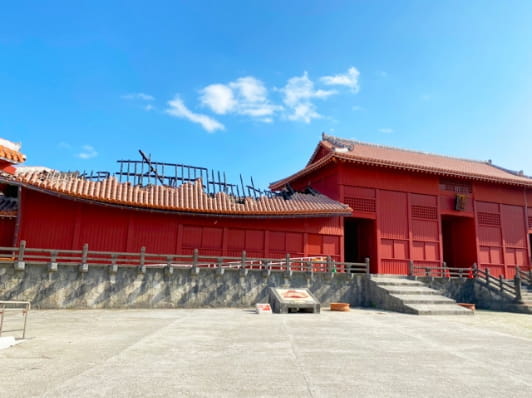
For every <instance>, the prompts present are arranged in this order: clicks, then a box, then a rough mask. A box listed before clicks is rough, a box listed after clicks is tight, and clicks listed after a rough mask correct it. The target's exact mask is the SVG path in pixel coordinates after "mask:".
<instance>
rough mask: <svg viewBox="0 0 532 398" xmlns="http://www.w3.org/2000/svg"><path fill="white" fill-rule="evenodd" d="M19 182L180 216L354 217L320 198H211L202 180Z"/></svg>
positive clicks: (37, 175) (39, 177)
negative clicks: (178, 183)
mask: <svg viewBox="0 0 532 398" xmlns="http://www.w3.org/2000/svg"><path fill="white" fill-rule="evenodd" d="M16 181H17V182H18V183H19V184H21V185H23V186H27V187H29V188H33V189H38V190H43V191H49V192H54V193H59V194H63V195H65V196H70V197H77V198H83V199H89V200H94V201H97V202H103V203H112V204H117V205H125V206H133V207H141V208H150V209H160V210H171V211H176V212H187V213H201V214H219V215H235V216H250V217H252V216H285V217H297V216H332V215H350V214H351V209H350V208H349V207H348V206H347V205H344V204H342V203H339V202H336V201H334V200H332V199H330V198H328V197H327V196H324V195H320V194H315V195H312V194H303V193H294V194H293V195H291V196H290V198H289V199H286V200H285V199H283V197H281V196H274V197H265V196H263V197H260V198H258V199H255V198H250V197H246V198H245V199H244V200H243V201H241V202H240V201H238V200H237V198H235V197H234V196H231V195H228V194H225V193H217V194H215V195H209V194H207V193H205V191H204V190H203V186H202V184H201V180H199V179H198V180H196V181H195V182H194V183H186V184H183V185H181V186H179V187H168V186H154V185H152V186H147V187H141V186H134V185H131V184H129V183H120V182H118V181H117V180H116V179H115V178H113V177H110V178H108V179H105V180H103V181H90V180H86V179H83V178H80V177H79V176H76V175H73V174H71V173H59V172H52V173H50V172H46V171H44V172H42V171H41V172H36V171H30V172H22V173H19V174H17V177H16Z"/></svg>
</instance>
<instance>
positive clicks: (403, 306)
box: [369, 275, 473, 315]
mask: <svg viewBox="0 0 532 398" xmlns="http://www.w3.org/2000/svg"><path fill="white" fill-rule="evenodd" d="M369 290H370V297H371V301H372V303H371V304H373V305H375V306H376V307H377V308H382V309H385V310H391V311H397V312H404V313H407V314H416V315H472V314H473V311H471V310H469V309H466V308H464V307H461V306H459V305H457V304H456V301H454V300H453V299H450V298H448V297H445V296H442V295H441V293H440V292H438V291H437V290H434V289H430V288H428V287H427V286H426V285H424V284H423V283H422V282H420V281H415V280H410V279H407V277H405V276H395V275H372V276H371V278H370V281H369Z"/></svg>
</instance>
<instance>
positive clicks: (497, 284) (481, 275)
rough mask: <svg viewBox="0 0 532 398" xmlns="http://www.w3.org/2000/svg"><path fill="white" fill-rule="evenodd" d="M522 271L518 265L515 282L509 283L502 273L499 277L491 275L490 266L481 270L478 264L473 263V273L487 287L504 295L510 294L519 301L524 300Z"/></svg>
mask: <svg viewBox="0 0 532 398" xmlns="http://www.w3.org/2000/svg"><path fill="white" fill-rule="evenodd" d="M520 273H521V271H520V270H519V267H518V268H517V272H516V273H515V277H514V280H513V284H511V283H508V281H505V280H504V278H503V277H502V275H500V276H499V277H498V278H497V277H495V276H493V275H491V274H490V270H489V268H486V269H485V270H481V269H479V268H478V266H477V264H473V275H474V277H475V279H477V280H478V281H480V282H481V283H483V284H484V286H485V287H487V288H488V289H490V290H494V291H497V292H498V293H499V294H500V295H502V296H504V295H507V296H510V297H511V298H512V299H513V300H515V301H516V302H517V303H522V302H523V301H522V296H521V276H520Z"/></svg>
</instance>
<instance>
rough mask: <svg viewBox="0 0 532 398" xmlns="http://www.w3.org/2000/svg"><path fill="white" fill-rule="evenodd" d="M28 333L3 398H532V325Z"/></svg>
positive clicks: (143, 326)
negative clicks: (197, 397)
mask: <svg viewBox="0 0 532 398" xmlns="http://www.w3.org/2000/svg"><path fill="white" fill-rule="evenodd" d="M6 322H10V323H11V324H12V323H13V322H14V320H10V319H8V320H7V321H6ZM28 322H29V323H28V325H29V328H28V339H27V340H25V341H23V342H21V343H20V344H17V345H15V346H13V347H11V348H7V349H4V350H1V351H0V397H2V398H8V397H180V396H213V397H292V398H293V397H410V396H415V397H449V396H455V397H530V396H532V316H530V315H520V314H509V313H496V312H487V311H477V312H476V314H475V315H474V316H437V317H436V316H415V315H404V314H397V313H391V312H382V311H377V310H368V309H352V311H351V312H349V313H340V312H330V311H328V310H322V313H321V314H319V315H314V314H289V315H256V314H255V313H254V311H252V310H246V309H194V310H193V309H182V310H79V311H69V310H63V311H33V312H32V313H31V314H30V318H29V321H28ZM5 327H6V328H7V329H9V327H10V324H6V325H5ZM8 334H9V333H8Z"/></svg>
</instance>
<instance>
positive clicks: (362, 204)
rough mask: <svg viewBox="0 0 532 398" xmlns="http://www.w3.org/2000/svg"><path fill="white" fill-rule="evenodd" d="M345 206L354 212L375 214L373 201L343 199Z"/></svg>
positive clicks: (366, 199)
mask: <svg viewBox="0 0 532 398" xmlns="http://www.w3.org/2000/svg"><path fill="white" fill-rule="evenodd" d="M345 204H346V205H348V206H349V207H351V208H352V209H353V210H354V211H362V212H365V213H375V211H376V209H377V204H376V203H375V199H368V198H345Z"/></svg>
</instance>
